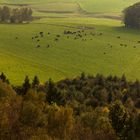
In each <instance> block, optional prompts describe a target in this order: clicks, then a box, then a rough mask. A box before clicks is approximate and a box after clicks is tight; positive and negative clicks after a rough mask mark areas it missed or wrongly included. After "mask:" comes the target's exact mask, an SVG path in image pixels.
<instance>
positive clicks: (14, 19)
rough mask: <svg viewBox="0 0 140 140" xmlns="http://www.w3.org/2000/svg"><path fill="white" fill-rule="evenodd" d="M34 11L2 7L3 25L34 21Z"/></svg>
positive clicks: (0, 18)
mask: <svg viewBox="0 0 140 140" xmlns="http://www.w3.org/2000/svg"><path fill="white" fill-rule="evenodd" d="M32 13H33V12H32V9H31V8H28V7H25V8H12V9H11V8H10V7H7V6H3V7H0V22H2V23H23V22H28V21H30V20H32Z"/></svg>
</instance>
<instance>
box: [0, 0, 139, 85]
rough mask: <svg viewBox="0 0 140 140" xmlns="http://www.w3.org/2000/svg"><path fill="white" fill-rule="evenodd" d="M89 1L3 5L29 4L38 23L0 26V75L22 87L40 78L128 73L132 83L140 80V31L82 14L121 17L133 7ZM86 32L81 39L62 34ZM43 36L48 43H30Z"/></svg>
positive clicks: (128, 0)
mask: <svg viewBox="0 0 140 140" xmlns="http://www.w3.org/2000/svg"><path fill="white" fill-rule="evenodd" d="M87 1H88V2H87V3H86V2H85V0H69V1H68V0H59V1H58V0H40V1H37V0H24V1H23V0H6V1H5V0H0V3H1V4H2V5H6V4H8V5H9V6H19V4H28V5H29V6H31V7H32V8H33V10H34V16H39V17H40V19H36V20H34V21H33V22H32V23H29V24H0V72H4V73H6V75H7V76H8V77H9V79H10V81H11V83H12V84H21V83H22V81H23V79H24V77H25V75H29V76H30V78H33V76H34V75H38V76H39V77H40V79H41V82H45V80H47V79H49V78H52V79H54V80H55V81H57V80H60V79H63V78H65V77H69V78H72V77H74V76H76V75H78V74H80V73H81V72H85V73H89V74H96V73H102V74H105V75H108V74H116V75H122V74H123V73H125V74H126V75H127V77H128V78H129V79H131V80H133V79H136V78H140V72H139V71H140V44H139V43H138V41H140V33H139V31H136V30H130V29H129V30H128V29H125V28H124V27H123V24H122V22H121V21H119V20H113V19H104V18H93V17H91V16H88V13H86V14H87V16H85V13H84V11H85V10H86V11H87V12H89V14H90V12H92V13H93V14H95V13H99V12H100V13H101V14H104V13H109V14H114V13H121V10H122V9H123V8H124V7H125V6H128V5H129V4H132V3H134V2H135V1H134V0H133V1H132V0H117V1H113V0H102V1H96V0H87ZM119 2H120V3H119ZM107 3H108V5H107ZM92 5H93V7H92ZM52 7H53V8H52ZM107 7H108V8H107ZM113 7H115V8H113ZM60 17H61V18H60ZM82 29H84V30H85V32H84V33H81V34H82V38H80V39H75V35H64V30H69V31H73V32H77V31H78V30H82ZM39 32H44V37H43V38H41V37H40V38H39V40H40V41H39V42H37V39H32V37H34V36H36V35H38V34H39ZM48 32H49V33H50V34H48ZM91 33H92V34H95V35H91ZM101 33H102V35H99V34H101ZM85 34H86V35H85ZM56 35H60V37H56ZM68 36H69V37H68ZM56 38H58V40H57V41H55V39H56ZM37 45H40V47H37ZM48 46H49V47H48Z"/></svg>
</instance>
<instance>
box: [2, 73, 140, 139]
mask: <svg viewBox="0 0 140 140" xmlns="http://www.w3.org/2000/svg"><path fill="white" fill-rule="evenodd" d="M0 79H1V80H0V139H1V140H103V139H104V140H138V139H140V133H139V132H140V112H139V109H140V82H139V81H138V80H136V81H134V82H131V81H127V80H126V77H125V76H124V75H123V76H122V77H121V78H119V77H116V76H111V75H110V76H107V77H104V76H102V75H99V74H97V75H96V76H91V75H85V74H84V73H82V74H81V75H80V76H78V77H76V78H74V79H64V80H61V81H59V82H56V83H55V82H53V81H52V80H51V79H50V80H48V81H47V82H46V83H45V84H40V82H39V78H38V77H37V76H35V77H34V79H33V80H32V81H30V79H29V77H28V76H26V78H25V81H24V82H23V84H22V85H21V86H11V85H10V83H9V80H8V79H7V77H6V76H5V74H3V73H2V74H1V75H0Z"/></svg>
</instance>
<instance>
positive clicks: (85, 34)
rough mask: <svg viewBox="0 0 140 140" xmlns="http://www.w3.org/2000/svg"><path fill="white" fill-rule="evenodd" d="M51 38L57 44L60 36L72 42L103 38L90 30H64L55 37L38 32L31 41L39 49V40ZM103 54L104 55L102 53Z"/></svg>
mask: <svg viewBox="0 0 140 140" xmlns="http://www.w3.org/2000/svg"><path fill="white" fill-rule="evenodd" d="M51 35H52V36H53V40H54V42H58V41H59V40H60V39H61V36H65V37H66V38H67V39H73V40H79V39H80V40H81V41H87V40H93V37H94V36H103V35H104V34H103V33H102V32H99V33H95V32H94V31H90V30H88V31H87V30H77V31H70V30H64V31H63V33H62V34H61V35H60V34H56V35H55V36H54V35H53V34H51V33H50V32H47V33H44V32H39V33H37V34H36V35H34V36H32V40H33V41H35V43H36V46H35V47H36V48H40V47H41V43H40V42H41V40H42V39H43V38H44V37H46V36H50V37H51V38H52V36H51ZM116 38H117V39H121V37H120V36H117V37H116ZM16 39H18V37H16ZM137 43H139V44H140V41H137ZM107 45H108V46H109V47H110V48H112V47H113V45H111V44H109V43H108V44H107ZM119 45H120V46H122V47H127V46H128V45H127V44H124V43H120V44H119ZM50 47H51V44H46V48H50ZM133 48H136V46H133ZM104 54H106V53H105V52H104Z"/></svg>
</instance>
